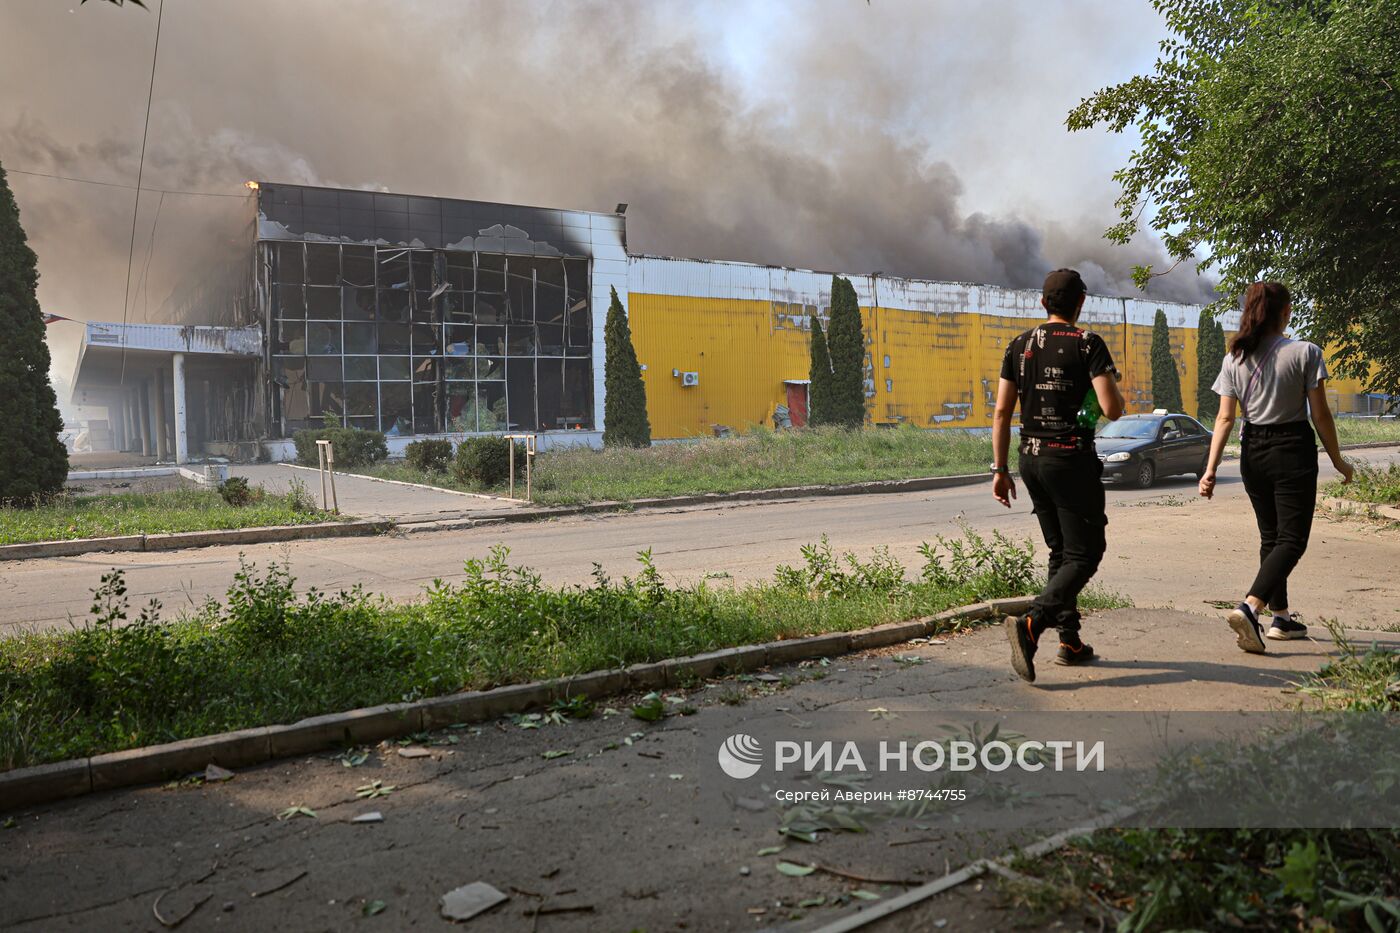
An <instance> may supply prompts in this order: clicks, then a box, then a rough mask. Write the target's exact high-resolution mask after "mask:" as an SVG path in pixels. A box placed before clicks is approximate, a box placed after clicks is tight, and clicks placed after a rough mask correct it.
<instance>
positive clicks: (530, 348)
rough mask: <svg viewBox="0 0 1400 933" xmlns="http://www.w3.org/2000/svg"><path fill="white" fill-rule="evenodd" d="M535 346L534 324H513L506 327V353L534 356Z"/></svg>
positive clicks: (509, 354)
mask: <svg viewBox="0 0 1400 933" xmlns="http://www.w3.org/2000/svg"><path fill="white" fill-rule="evenodd" d="M535 346H536V340H535V328H534V327H533V326H528V325H527V326H521V325H511V326H510V327H507V328H506V355H508V356H534V355H535Z"/></svg>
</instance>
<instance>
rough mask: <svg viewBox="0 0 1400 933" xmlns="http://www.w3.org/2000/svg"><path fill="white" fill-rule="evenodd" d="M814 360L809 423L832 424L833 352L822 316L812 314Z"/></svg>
mask: <svg viewBox="0 0 1400 933" xmlns="http://www.w3.org/2000/svg"><path fill="white" fill-rule="evenodd" d="M811 346H812V362H811V366H810V367H809V370H808V374H807V377H808V378H809V379H810V380H811V384H810V385H808V386H807V423H808V424H809V425H811V426H813V427H816V426H817V425H820V424H831V354H830V353H829V352H828V351H827V348H826V334H824V333H822V321H821V318H819V317H817V316H816V315H815V314H814V315H812V344H811Z"/></svg>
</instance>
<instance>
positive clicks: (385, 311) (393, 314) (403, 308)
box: [379, 288, 408, 324]
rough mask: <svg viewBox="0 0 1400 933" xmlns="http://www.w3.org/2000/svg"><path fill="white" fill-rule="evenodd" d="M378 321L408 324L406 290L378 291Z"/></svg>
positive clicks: (382, 289)
mask: <svg viewBox="0 0 1400 933" xmlns="http://www.w3.org/2000/svg"><path fill="white" fill-rule="evenodd" d="M379 320H381V321H389V322H392V323H402V324H406V323H408V289H387V288H381V289H380V290H379Z"/></svg>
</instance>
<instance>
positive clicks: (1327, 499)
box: [1322, 496, 1400, 522]
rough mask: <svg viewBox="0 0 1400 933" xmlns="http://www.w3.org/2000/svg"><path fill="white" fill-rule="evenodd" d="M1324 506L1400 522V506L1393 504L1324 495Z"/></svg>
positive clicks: (1335, 510)
mask: <svg viewBox="0 0 1400 933" xmlns="http://www.w3.org/2000/svg"><path fill="white" fill-rule="evenodd" d="M1322 507H1323V508H1324V509H1330V510H1331V511H1334V512H1342V513H1344V514H1359V515H1364V516H1366V517H1367V518H1384V519H1389V520H1390V521H1393V522H1400V508H1396V507H1395V506H1391V505H1381V504H1380V503H1377V502H1358V501H1357V500H1355V499H1341V498H1338V497H1336V496H1323V497H1322Z"/></svg>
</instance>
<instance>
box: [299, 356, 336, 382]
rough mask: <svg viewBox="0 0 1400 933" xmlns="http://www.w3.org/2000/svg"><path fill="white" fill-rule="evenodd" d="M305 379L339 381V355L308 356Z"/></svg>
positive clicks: (311, 380)
mask: <svg viewBox="0 0 1400 933" xmlns="http://www.w3.org/2000/svg"><path fill="white" fill-rule="evenodd" d="M306 379H307V381H308V382H339V381H340V357H338V356H308V357H307V358H306Z"/></svg>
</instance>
